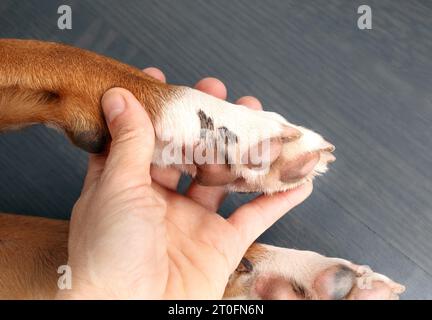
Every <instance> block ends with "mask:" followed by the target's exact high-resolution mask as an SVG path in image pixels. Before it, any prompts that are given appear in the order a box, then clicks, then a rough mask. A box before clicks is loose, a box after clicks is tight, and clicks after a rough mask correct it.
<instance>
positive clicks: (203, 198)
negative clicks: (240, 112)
mask: <svg viewBox="0 0 432 320" xmlns="http://www.w3.org/2000/svg"><path fill="white" fill-rule="evenodd" d="M204 80H205V79H204ZM202 81H203V80H202ZM202 87H204V88H206V86H202ZM219 92H223V90H219ZM225 96H226V93H225ZM236 104H239V105H244V106H246V107H248V108H251V109H255V110H259V109H260V108H261V109H262V107H261V102H260V101H259V100H258V99H257V98H255V97H250V96H245V97H241V98H240V99H238V100H237V101H236ZM207 167H208V169H207V171H206V172H203V173H201V177H206V176H207V177H208V176H210V175H217V177H216V178H215V179H216V180H215V181H216V182H219V180H220V179H226V182H227V183H230V182H231V181H230V180H229V179H230V176H232V175H231V174H230V172H218V171H221V170H220V168H221V167H222V166H221V165H219V166H218V167H216V166H213V167H214V170H213V169H212V167H211V165H208V166H207ZM227 170H229V168H227ZM232 179H235V177H233V178H232ZM232 179H231V180H232ZM202 184H203V181H201V182H200V184H199V183H197V181H194V182H192V184H191V185H190V187H189V190H188V192H187V195H188V196H189V197H190V198H192V199H193V200H195V201H196V202H198V203H200V204H201V205H203V206H205V207H206V208H207V209H209V210H211V211H216V210H217V209H218V208H219V207H220V205H221V204H222V202H223V201H224V199H225V198H226V196H227V193H228V192H227V189H226V187H225V186H217V187H215V186H212V187H209V186H205V185H202Z"/></svg>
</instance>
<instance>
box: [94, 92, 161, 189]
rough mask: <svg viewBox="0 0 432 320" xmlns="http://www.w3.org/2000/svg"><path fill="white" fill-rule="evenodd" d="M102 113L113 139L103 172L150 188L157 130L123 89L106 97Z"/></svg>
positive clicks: (138, 104) (143, 111)
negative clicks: (132, 179) (155, 132)
mask: <svg viewBox="0 0 432 320" xmlns="http://www.w3.org/2000/svg"><path fill="white" fill-rule="evenodd" d="M102 109H103V112H104V114H105V119H106V121H107V124H108V128H109V131H110V133H111V137H112V142H111V148H110V151H109V155H108V158H107V161H106V165H105V170H104V171H106V172H109V173H110V174H113V175H115V176H117V175H120V176H122V177H123V178H125V179H126V181H127V180H128V179H130V178H131V177H134V180H135V179H138V181H139V182H140V183H146V184H150V183H151V177H150V164H151V161H152V157H153V149H154V129H153V125H152V122H151V120H150V118H149V116H148V114H147V112H146V111H145V109H144V108H143V106H142V105H141V104H140V103H139V101H138V100H137V99H136V98H135V97H134V96H133V94H132V93H131V92H129V91H127V90H125V89H122V88H113V89H110V90H108V91H107V92H106V93H105V94H104V96H103V97H102Z"/></svg>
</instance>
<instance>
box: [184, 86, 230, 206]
mask: <svg viewBox="0 0 432 320" xmlns="http://www.w3.org/2000/svg"><path fill="white" fill-rule="evenodd" d="M195 89H197V90H200V91H203V92H205V93H207V94H210V95H212V96H215V97H216V98H219V99H226V97H227V89H226V87H225V85H224V84H223V82H222V81H220V80H219V79H216V78H204V79H202V80H200V81H198V82H197V84H196V85H195ZM209 167H211V166H207V167H205V166H203V167H202V168H201V171H202V170H206V168H208V169H209V170H212V169H211V168H209ZM198 171H200V170H198ZM226 171H227V172H219V174H218V175H219V176H223V175H224V173H227V174H229V169H228V167H227V169H226ZM212 173H214V172H209V174H210V175H211V174H212ZM201 175H202V176H206V175H207V172H201ZM226 194H227V192H226V189H225V187H224V186H211V187H209V186H204V185H200V184H198V183H197V181H195V180H194V181H193V182H192V183H191V185H190V186H189V188H188V190H187V191H186V195H187V196H188V197H190V198H191V199H192V200H194V201H196V202H197V203H199V204H201V205H202V206H204V207H205V208H207V209H209V210H211V211H216V210H217V209H218V208H219V206H220V204H221V203H222V201H223V200H224V198H225V197H226Z"/></svg>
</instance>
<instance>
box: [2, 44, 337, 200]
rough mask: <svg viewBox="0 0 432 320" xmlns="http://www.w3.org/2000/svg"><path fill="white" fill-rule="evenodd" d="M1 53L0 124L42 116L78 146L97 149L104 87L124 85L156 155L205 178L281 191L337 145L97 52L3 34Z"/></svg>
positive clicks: (320, 166) (101, 141) (316, 167)
mask: <svg viewBox="0 0 432 320" xmlns="http://www.w3.org/2000/svg"><path fill="white" fill-rule="evenodd" d="M0 56H1V57H2V63H1V64H0V131H2V130H7V129H11V128H16V127H20V126H24V125H29V124H34V123H44V124H46V125H49V126H55V127H57V128H59V129H60V130H62V131H64V132H65V133H66V134H67V135H68V136H69V138H70V139H71V141H72V142H73V143H74V144H75V145H77V146H78V147H80V148H82V149H84V150H86V151H88V152H100V151H102V150H103V149H104V147H105V144H106V142H107V141H108V140H109V133H108V130H107V128H106V125H105V122H104V119H103V115H102V109H101V106H100V101H101V98H102V96H103V94H104V92H105V91H106V90H108V89H110V88H113V87H123V88H126V89H128V90H130V91H131V92H132V93H133V94H134V95H135V96H136V97H137V99H138V100H139V101H140V102H141V103H142V104H143V106H144V107H145V108H146V110H147V112H148V113H149V115H150V118H151V119H152V122H153V125H154V128H155V131H156V138H157V141H156V150H155V156H154V161H153V162H154V163H155V164H157V165H160V166H169V165H174V166H176V167H178V168H180V169H181V170H183V171H186V172H188V173H190V174H192V175H193V176H194V177H195V178H196V179H197V181H198V182H200V183H201V184H204V185H227V188H228V189H229V190H232V191H242V192H265V193H272V192H277V191H284V190H287V189H290V188H294V187H296V186H299V185H301V184H303V183H305V182H306V181H307V180H310V179H312V178H313V177H314V176H316V175H318V174H320V173H323V172H325V171H326V170H327V164H328V163H329V162H332V161H334V159H335V158H334V156H333V155H332V154H331V152H332V151H333V149H334V147H333V146H332V145H331V144H329V143H327V142H326V141H325V140H324V139H323V138H322V137H321V136H320V135H318V134H316V133H314V132H312V131H311V130H308V129H305V128H303V127H300V126H296V125H294V124H291V123H289V122H287V121H286V120H285V119H284V118H283V117H281V116H280V115H277V114H275V113H272V112H264V111H254V110H250V109H248V108H246V107H239V106H234V105H232V104H230V103H229V102H226V101H223V100H220V99H217V98H215V97H212V96H210V95H207V94H205V93H202V92H200V91H197V90H194V89H191V88H187V87H180V86H173V85H167V84H164V83H161V82H159V81H157V80H155V79H152V78H150V77H149V76H146V75H145V74H144V73H143V72H141V71H139V70H137V69H135V68H133V67H130V66H127V65H124V64H122V63H120V62H117V61H115V60H113V59H109V58H106V57H103V56H100V55H97V54H95V53H91V52H88V51H85V50H81V49H78V48H73V47H69V46H65V45H60V44H55V43H48V42H40V41H30V40H26V41H24V40H0ZM172 149H173V152H174V153H175V152H177V153H180V159H178V158H177V160H179V161H174V162H173V161H171V160H172V157H169V156H167V154H169V152H168V153H167V150H168V151H169V150H172ZM189 151H190V152H189ZM188 161H189V163H188Z"/></svg>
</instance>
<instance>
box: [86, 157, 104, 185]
mask: <svg viewBox="0 0 432 320" xmlns="http://www.w3.org/2000/svg"><path fill="white" fill-rule="evenodd" d="M105 161H106V155H105V154H90V155H89V160H88V165H87V174H86V177H85V179H84V185H83V188H82V191H81V193H85V192H87V191H88V190H89V189H90V187H91V186H93V185H94V184H95V183H96V182H97V181H98V180H99V178H100V176H101V174H102V172H103V170H104V167H105Z"/></svg>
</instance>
